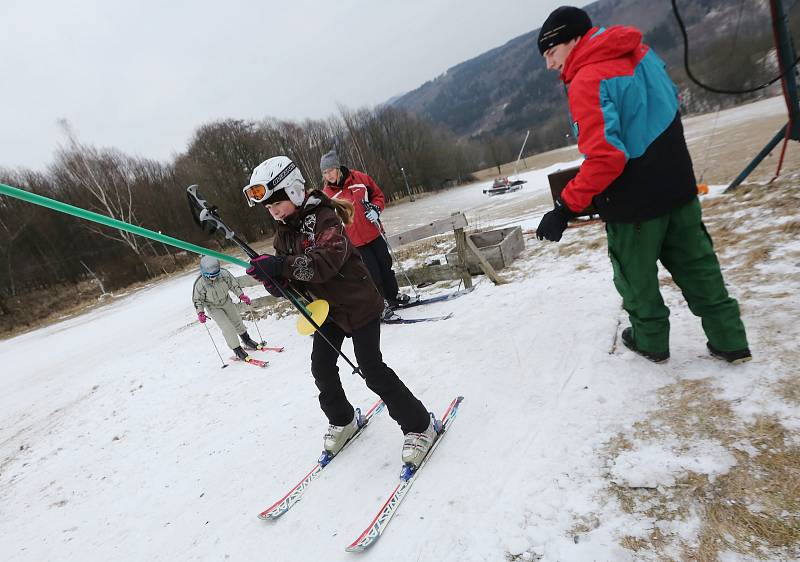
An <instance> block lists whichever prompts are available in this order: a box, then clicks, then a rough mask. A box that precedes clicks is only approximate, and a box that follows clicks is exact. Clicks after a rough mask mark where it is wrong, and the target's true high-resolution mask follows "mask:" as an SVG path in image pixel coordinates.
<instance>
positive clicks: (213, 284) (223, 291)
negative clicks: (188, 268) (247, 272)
mask: <svg viewBox="0 0 800 562" xmlns="http://www.w3.org/2000/svg"><path fill="white" fill-rule="evenodd" d="M229 291H230V292H232V293H233V294H234V295H236V296H237V297H238V296H239V295H241V294H242V287H241V286H240V285H239V282H238V281H237V280H236V278H235V277H234V276H233V275H231V273H230V271H228V270H227V269H220V271H219V276H218V277H217V278H216V279H214V280H213V281H212V280H210V279H206V278H205V277H203V276H202V275H199V276H198V277H197V279H196V280H195V282H194V289H193V290H192V301H193V302H194V307H195V308H196V309H197V311H198V312H200V311H201V310H205V308H206V307H212V308H216V307H220V306H222V305H223V304H225V303H226V302H228V301H229V300H230V297H229V296H228V292H229Z"/></svg>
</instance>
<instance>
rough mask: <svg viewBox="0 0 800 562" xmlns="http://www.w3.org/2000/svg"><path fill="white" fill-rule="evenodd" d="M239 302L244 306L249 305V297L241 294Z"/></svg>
mask: <svg viewBox="0 0 800 562" xmlns="http://www.w3.org/2000/svg"><path fill="white" fill-rule="evenodd" d="M239 301H241V302H243V303H244V304H250V297H248V296H247V295H245V294H244V293H242V294H241V295H239Z"/></svg>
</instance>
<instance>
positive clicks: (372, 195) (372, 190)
mask: <svg viewBox="0 0 800 562" xmlns="http://www.w3.org/2000/svg"><path fill="white" fill-rule="evenodd" d="M362 179H363V181H364V185H366V186H367V193H369V202H370V203H374V204H375V205H377V206H378V207H380V209H381V212H383V210H384V209H385V208H386V202H385V200H384V197H383V191H381V188H380V187H378V184H377V183H375V180H374V179H372V178H371V177H370V176H368V175H367V174H364V177H363V178H362Z"/></svg>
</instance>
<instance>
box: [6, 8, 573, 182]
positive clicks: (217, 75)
mask: <svg viewBox="0 0 800 562" xmlns="http://www.w3.org/2000/svg"><path fill="white" fill-rule="evenodd" d="M563 3H564V2H563V0H536V1H532V0H491V1H488V2H487V1H486V0H444V1H435V0H427V1H426V0H406V1H405V2H382V1H375V0H373V1H368V0H363V1H362V0H331V1H326V2H319V1H318V2H314V1H311V0H287V1H284V2H273V1H265V0H261V1H257V0H224V1H220V0H213V1H211V0H198V1H193V2H190V1H169V0H166V1H165V0H161V1H155V0H135V1H128V0H118V1H115V0H81V1H69V0H60V1H58V0H48V1H44V0H0V21H2V22H3V33H2V34H0V53H1V54H0V80H2V84H3V87H2V103H0V123H2V133H3V134H2V136H0V167H6V168H19V167H23V166H24V167H31V168H34V169H44V167H45V165H46V164H48V163H50V162H51V161H52V157H53V152H54V150H55V149H56V148H57V146H58V145H59V143H62V142H63V141H64V137H63V133H62V132H61V130H60V128H59V126H58V124H57V122H58V120H59V119H61V118H64V119H67V120H68V121H69V122H70V123H71V125H72V127H73V129H74V131H75V132H76V133H77V135H78V137H79V139H80V140H81V141H82V142H85V143H89V144H94V145H97V146H104V147H111V146H113V147H116V148H119V149H121V150H123V151H124V152H127V153H128V154H132V155H139V156H145V157H149V158H157V159H164V160H165V159H169V158H171V157H172V156H173V155H174V154H176V153H179V152H182V151H183V150H185V148H186V145H187V142H188V141H189V139H190V137H191V135H192V133H193V131H194V130H195V129H196V128H197V127H198V126H199V125H201V124H203V123H206V122H209V121H211V120H214V119H220V118H228V117H233V118H244V119H260V118H263V117H266V116H272V117H277V118H284V119H295V120H301V119H304V118H320V117H327V116H328V115H331V114H333V113H335V112H336V108H337V104H339V103H341V104H344V105H346V106H348V107H352V108H355V107H361V106H365V105H366V106H373V105H376V104H379V103H381V102H384V101H386V100H387V99H389V98H391V97H392V96H395V95H397V94H400V93H403V92H407V91H409V90H413V89H414V88H416V87H418V86H420V85H421V84H422V83H424V82H426V81H427V80H430V79H432V78H435V77H436V76H438V75H439V74H441V73H442V72H444V71H445V70H447V68H449V67H451V66H453V65H455V64H458V63H460V62H462V61H464V60H467V59H470V58H472V57H474V56H477V55H479V54H481V53H483V52H485V51H487V50H489V49H491V48H493V47H497V46H500V45H502V44H504V43H506V42H507V41H508V40H510V39H512V38H514V37H516V36H518V35H521V34H523V33H525V32H527V31H531V30H533V29H536V28H538V27H540V26H541V24H542V22H543V21H544V19H545V18H546V17H547V14H548V13H549V12H550V11H551V10H552V9H553V8H555V7H557V6H558V5H561V4H563ZM586 3H587V2H576V3H574V5H585V4H586ZM531 56H534V53H531Z"/></svg>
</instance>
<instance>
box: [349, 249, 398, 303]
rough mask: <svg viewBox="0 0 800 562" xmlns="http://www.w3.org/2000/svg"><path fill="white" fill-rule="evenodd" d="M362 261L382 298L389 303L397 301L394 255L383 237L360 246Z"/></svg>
mask: <svg viewBox="0 0 800 562" xmlns="http://www.w3.org/2000/svg"><path fill="white" fill-rule="evenodd" d="M358 250H359V251H360V252H361V259H362V260H363V261H364V265H366V266H367V269H368V270H369V275H370V277H372V281H373V282H374V283H375V286H376V287H377V288H378V292H380V294H381V296H382V297H383V298H385V299H387V300H389V301H394V300H397V292H398V291H399V290H400V289H399V288H398V286H397V278H396V277H395V275H394V271H393V270H392V255H391V254H390V253H389V246H388V245H387V244H386V240H384V239H383V236H378V237H377V238H376V239H375V240H373V241H372V242H370V243H368V244H365V245H363V246H359V247H358Z"/></svg>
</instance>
